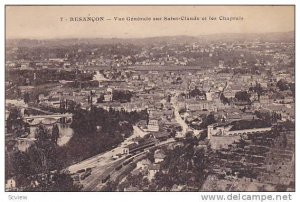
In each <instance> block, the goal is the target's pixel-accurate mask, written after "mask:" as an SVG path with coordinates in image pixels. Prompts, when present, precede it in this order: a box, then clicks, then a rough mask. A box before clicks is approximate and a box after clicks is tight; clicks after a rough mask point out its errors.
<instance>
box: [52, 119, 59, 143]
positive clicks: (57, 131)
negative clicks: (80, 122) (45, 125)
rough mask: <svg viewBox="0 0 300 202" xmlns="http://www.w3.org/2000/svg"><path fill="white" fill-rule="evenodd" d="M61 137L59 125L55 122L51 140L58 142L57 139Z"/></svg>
mask: <svg viewBox="0 0 300 202" xmlns="http://www.w3.org/2000/svg"><path fill="white" fill-rule="evenodd" d="M58 138H59V128H58V125H57V124H55V125H54V126H53V127H52V135H51V140H52V141H53V142H54V143H55V144H57V140H58Z"/></svg>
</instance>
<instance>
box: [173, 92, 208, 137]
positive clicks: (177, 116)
mask: <svg viewBox="0 0 300 202" xmlns="http://www.w3.org/2000/svg"><path fill="white" fill-rule="evenodd" d="M178 95H179V93H176V94H175V96H172V97H171V102H170V103H171V104H172V105H173V108H174V116H175V120H176V122H177V123H178V124H179V125H180V126H181V127H182V131H181V133H180V136H181V137H185V134H186V132H188V131H192V132H193V133H194V134H195V135H199V134H200V132H202V131H203V130H195V129H193V128H191V127H189V126H188V125H187V123H186V122H185V121H184V120H183V119H182V118H181V116H180V114H179V106H178V104H177V96H178Z"/></svg>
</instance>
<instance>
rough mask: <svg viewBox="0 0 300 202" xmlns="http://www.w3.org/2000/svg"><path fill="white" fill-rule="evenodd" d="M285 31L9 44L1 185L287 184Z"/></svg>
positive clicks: (290, 170)
mask: <svg viewBox="0 0 300 202" xmlns="http://www.w3.org/2000/svg"><path fill="white" fill-rule="evenodd" d="M293 34H294V33H293V32H288V33H277V34H269V35H267V34H253V35H249V34H248V35H245V36H244V35H243V36H241V35H242V34H241V35H234V36H231V37H229V36H228V35H226V34H224V36H219V35H216V36H211V37H207V36H206V37H203V38H197V37H189V36H177V37H156V38H155V37H153V38H145V39H64V40H63V39H61V40H9V41H7V44H6V63H5V68H6V81H5V87H6V91H5V96H6V105H5V106H6V111H5V115H6V116H5V123H6V124H5V126H6V128H5V142H6V143H5V167H6V170H5V171H6V172H5V180H6V183H5V186H6V190H7V191H294V190H295V43H294V38H293Z"/></svg>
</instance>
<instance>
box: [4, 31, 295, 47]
mask: <svg viewBox="0 0 300 202" xmlns="http://www.w3.org/2000/svg"><path fill="white" fill-rule="evenodd" d="M244 40H249V41H252V40H260V41H263V42H265V41H268V42H294V40H295V39H294V32H278V33H254V34H239V33H226V34H211V35H201V36H162V37H148V38H81V39H76V38H70V39H46V40H34V39H8V40H6V46H7V47H11V46H14V47H35V46H48V47H51V46H70V45H83V44H85V45H91V44H93V45H101V44H134V45H149V44H164V43H168V44H186V43H194V42H199V43H209V42H216V41H222V42H232V41H244Z"/></svg>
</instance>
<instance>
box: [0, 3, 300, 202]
mask: <svg viewBox="0 0 300 202" xmlns="http://www.w3.org/2000/svg"><path fill="white" fill-rule="evenodd" d="M0 4H1V8H0V10H1V14H0V16H1V21H0V34H1V37H0V38H1V39H0V44H1V46H0V47H1V48H0V61H1V66H2V68H1V73H2V74H1V75H0V78H1V81H0V88H1V92H2V93H1V94H0V96H1V97H0V100H1V105H0V114H1V116H0V117H2V118H1V119H0V120H1V121H0V131H1V138H0V139H1V141H0V148H1V151H0V169H1V170H0V196H1V197H0V201H11V200H8V196H9V195H24V196H27V198H28V200H27V201H30V202H41V201H43V202H53V201H72V202H77V201H78V202H79V201H80V202H82V201H88V202H90V201H113V202H117V201H122V202H127V201H128V202H129V201H130V202H134V201H139V202H140V201H145V202H148V201H151V202H153V201H172V202H177V201H188V202H190V201H201V198H200V195H201V193H191V192H188V193H182V192H177V193H174V192H172V193H138V192H136V193H120V192H118V193H117V192H113V193H103V192H101V193H96V192H89V193H73V192H72V193H67V192H64V193H15V194H13V193H10V192H4V164H3V163H4V112H5V110H4V92H5V91H4V90H5V86H4V75H5V69H4V68H5V65H4V5H7V4H49V5H50V4H64V5H68V4H122V5H123V4H200V5H201V4H203V5H204V4H209V5H213V4H222V5H226V4H229V5H232V4H238V5H243V4H246V5H250V4H256V5H259V4H262V5H264V4H271V5H274V4H291V5H294V4H295V5H296V17H295V20H296V19H299V15H298V12H297V3H296V0H273V1H271V0H252V1H249V0H248V1H246V2H245V1H243V3H241V1H239V0H229V1H228V0H227V1H221V0H206V1H196V0H184V1H174V0H173V1H171V0H167V1H166V0H144V1H143V2H141V1H138V0H130V1H129V0H126V1H122V0H105V1H101V2H100V1H97V0H76V1H74V0H73V1H72V0H64V1H62V0H48V1H41V0H30V1H28V0H27V1H26V2H25V1H20V0H4V1H1V3H0ZM297 16H298V18H297ZM297 27H299V22H298V21H297V20H296V28H297ZM296 33H297V35H299V34H298V32H297V30H296ZM296 39H297V36H296ZM298 59H299V47H298V46H297V45H296V64H298V63H297V62H298ZM298 77H299V76H298V72H297V69H296V81H297V82H296V90H297V89H300V81H298ZM298 92H300V91H297V92H296V109H297V106H298V104H299V93H298ZM298 125H299V120H298V116H297V113H296V137H297V135H298V134H299V127H297V126H298ZM296 145H299V138H296ZM299 156H300V154H299V149H297V147H296V176H298V172H299V171H300V170H299V158H298V157H299ZM296 179H297V178H296ZM296 190H297V192H295V193H291V194H292V195H293V200H292V201H300V194H299V192H300V184H299V179H298V180H296ZM211 193H212V192H211ZM254 193H255V192H254ZM207 194H209V193H207ZM216 194H217V193H216ZM268 194H274V195H275V194H276V193H275V192H273V193H268ZM279 194H280V193H279ZM282 194H284V193H282Z"/></svg>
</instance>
